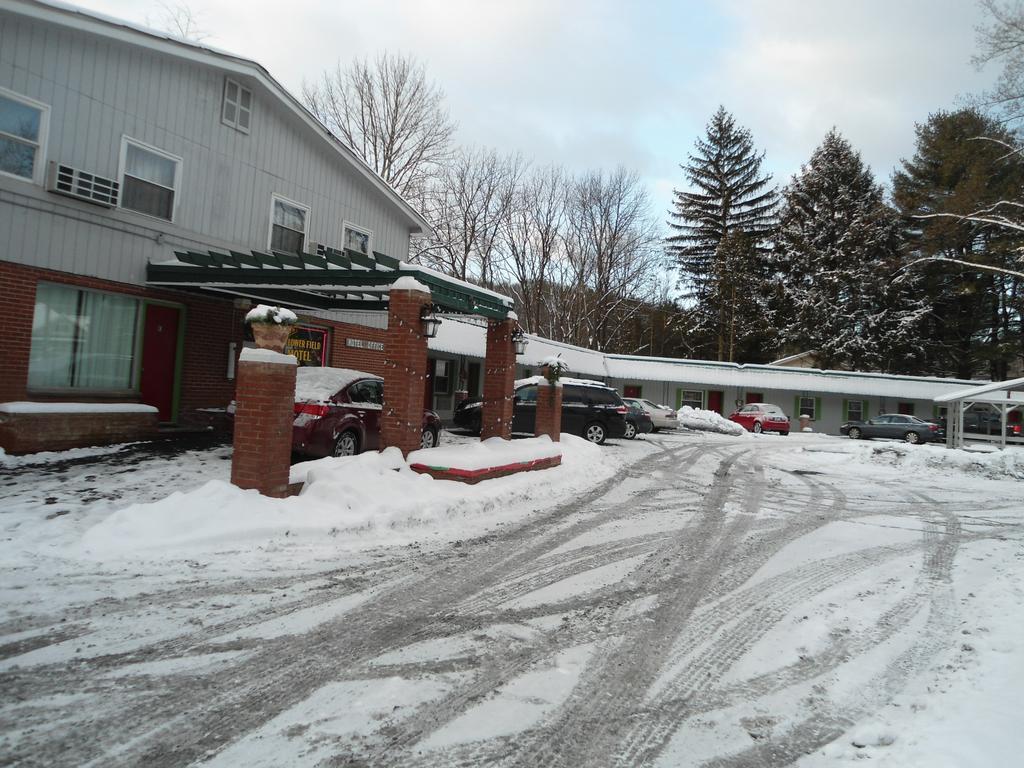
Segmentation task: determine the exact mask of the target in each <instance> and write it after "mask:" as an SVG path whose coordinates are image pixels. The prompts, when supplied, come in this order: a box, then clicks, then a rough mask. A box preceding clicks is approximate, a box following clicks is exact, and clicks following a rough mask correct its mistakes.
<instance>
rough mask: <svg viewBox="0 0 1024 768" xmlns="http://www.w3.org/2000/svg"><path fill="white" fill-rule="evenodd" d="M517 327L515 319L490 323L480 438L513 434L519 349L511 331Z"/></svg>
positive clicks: (507, 436) (485, 361)
mask: <svg viewBox="0 0 1024 768" xmlns="http://www.w3.org/2000/svg"><path fill="white" fill-rule="evenodd" d="M515 328H516V321H515V320H502V321H500V322H497V321H494V320H491V321H490V322H488V324H487V357H486V359H485V360H484V398H483V401H484V402H483V406H482V408H483V410H482V412H481V418H480V439H481V440H486V439H487V438H488V437H503V438H504V439H506V440H508V439H510V438H511V437H512V390H513V389H514V388H515V376H516V348H515V345H514V344H513V342H512V333H513V332H514V331H515Z"/></svg>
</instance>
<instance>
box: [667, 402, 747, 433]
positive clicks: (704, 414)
mask: <svg viewBox="0 0 1024 768" xmlns="http://www.w3.org/2000/svg"><path fill="white" fill-rule="evenodd" d="M676 418H678V419H679V425H680V426H682V427H686V428H687V429H696V430H700V431H702V432H718V433H719V434H722V435H736V436H739V435H744V434H746V433H747V430H745V429H744V428H743V427H741V426H740V425H739V424H737V423H736V422H735V421H729V420H728V419H726V418H723V417H722V416H720V415H719V414H717V413H715V412H714V411H705V410H704V409H703V408H691V407H690V406H688V405H684V406H683V407H682V408H680V409H679V413H678V414H676Z"/></svg>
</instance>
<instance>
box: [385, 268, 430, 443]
mask: <svg viewBox="0 0 1024 768" xmlns="http://www.w3.org/2000/svg"><path fill="white" fill-rule="evenodd" d="M429 303H430V294H429V293H425V292H423V291H415V290H413V291H410V290H395V289H394V288H392V289H391V291H390V293H389V298H388V330H387V340H386V341H385V361H384V409H383V412H382V413H381V418H380V439H381V445H382V446H383V447H388V446H395V447H397V448H399V449H400V450H401V451H402V455H403V456H407V455H408V454H409V452H410V451H415V450H417V449H418V448H419V447H420V438H421V436H422V433H423V386H424V384H423V382H424V380H425V377H426V374H427V339H426V337H425V336H424V335H423V328H422V323H421V322H420V312H421V310H422V309H423V307H424V306H425V305H427V304H429Z"/></svg>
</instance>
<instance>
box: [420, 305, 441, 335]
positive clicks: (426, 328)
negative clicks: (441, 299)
mask: <svg viewBox="0 0 1024 768" xmlns="http://www.w3.org/2000/svg"><path fill="white" fill-rule="evenodd" d="M420 323H422V325H423V336H424V337H425V338H427V339H432V338H434V337H435V336H437V329H438V328H439V327H440V326H441V319H440V318H439V317H437V316H436V315H435V314H434V312H433V310H432V309H431V308H430V307H429V306H428V305H424V307H423V310H422V311H421V312H420Z"/></svg>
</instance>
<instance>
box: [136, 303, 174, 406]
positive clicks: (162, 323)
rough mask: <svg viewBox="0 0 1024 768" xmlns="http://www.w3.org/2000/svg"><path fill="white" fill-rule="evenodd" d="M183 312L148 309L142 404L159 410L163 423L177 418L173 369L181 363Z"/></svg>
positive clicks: (144, 334)
mask: <svg viewBox="0 0 1024 768" xmlns="http://www.w3.org/2000/svg"><path fill="white" fill-rule="evenodd" d="M180 321H181V310H180V309H178V308H176V307H163V306H160V305H159V304H147V305H146V327H145V330H144V331H143V336H142V377H141V388H142V402H144V403H145V404H146V405H153V406H156V407H157V408H158V409H159V410H160V421H171V420H172V419H173V418H174V413H173V411H174V367H175V363H176V362H177V359H178V326H179V324H180Z"/></svg>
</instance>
